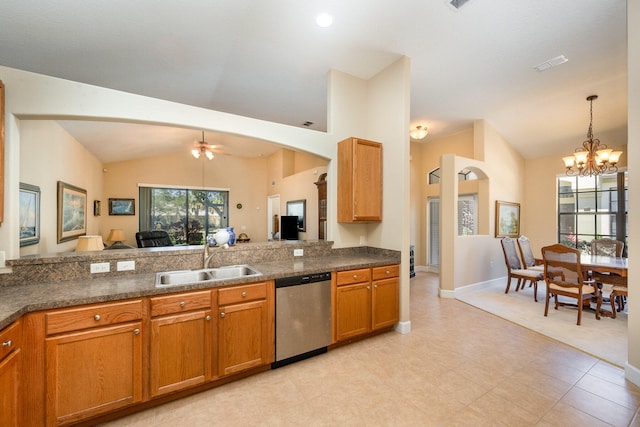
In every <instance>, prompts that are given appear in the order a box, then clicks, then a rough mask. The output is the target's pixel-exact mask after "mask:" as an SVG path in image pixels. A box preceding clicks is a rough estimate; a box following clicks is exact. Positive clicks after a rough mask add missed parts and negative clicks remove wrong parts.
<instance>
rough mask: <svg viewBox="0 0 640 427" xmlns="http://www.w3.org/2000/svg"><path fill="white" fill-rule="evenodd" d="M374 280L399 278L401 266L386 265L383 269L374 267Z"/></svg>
mask: <svg viewBox="0 0 640 427" xmlns="http://www.w3.org/2000/svg"><path fill="white" fill-rule="evenodd" d="M371 270H372V273H373V279H372V280H382V279H388V278H390V277H398V274H399V271H400V266H399V265H397V264H396V265H385V266H383V267H373V268H372V269H371Z"/></svg>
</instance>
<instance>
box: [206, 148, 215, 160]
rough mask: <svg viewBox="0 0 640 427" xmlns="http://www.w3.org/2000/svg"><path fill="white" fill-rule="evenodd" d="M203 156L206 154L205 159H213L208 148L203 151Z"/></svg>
mask: <svg viewBox="0 0 640 427" xmlns="http://www.w3.org/2000/svg"><path fill="white" fill-rule="evenodd" d="M204 154H205V156H207V159H209V160H213V153H212V152H211V151H209V150H207V151H205V152H204Z"/></svg>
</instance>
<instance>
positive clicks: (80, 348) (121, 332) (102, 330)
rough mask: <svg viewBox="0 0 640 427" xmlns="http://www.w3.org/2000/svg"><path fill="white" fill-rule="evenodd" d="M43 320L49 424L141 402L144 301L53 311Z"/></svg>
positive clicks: (70, 421)
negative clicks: (44, 327)
mask: <svg viewBox="0 0 640 427" xmlns="http://www.w3.org/2000/svg"><path fill="white" fill-rule="evenodd" d="M44 317H45V325H46V334H47V338H46V340H45V352H46V354H45V361H46V369H45V372H46V375H45V388H46V403H45V406H46V424H47V425H50V426H52V425H64V424H69V423H73V422H77V421H81V420H83V419H86V418H90V417H93V416H96V415H99V414H103V413H106V412H109V411H112V410H115V409H119V408H122V407H124V406H127V405H130V404H133V403H136V402H140V401H142V384H143V380H142V378H143V329H142V318H143V303H142V300H133V301H121V302H116V303H107V304H95V305H90V306H82V307H77V308H71V309H63V310H54V311H50V312H47V313H46V314H45V316H44Z"/></svg>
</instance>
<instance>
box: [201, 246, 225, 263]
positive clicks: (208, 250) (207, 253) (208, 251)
mask: <svg viewBox="0 0 640 427" xmlns="http://www.w3.org/2000/svg"><path fill="white" fill-rule="evenodd" d="M216 247H219V248H222V249H227V248H228V247H229V245H228V244H227V243H225V244H224V245H222V246H212V245H209V244H207V243H205V244H204V254H203V258H204V261H203V263H202V268H209V267H210V265H209V264H211V259H212V258H213V257H214V256H215V255H216V252H215V250H214V248H216Z"/></svg>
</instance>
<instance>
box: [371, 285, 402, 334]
mask: <svg viewBox="0 0 640 427" xmlns="http://www.w3.org/2000/svg"><path fill="white" fill-rule="evenodd" d="M399 290H400V282H399V279H398V278H397V277H394V278H390V279H384V280H378V281H375V282H373V293H372V297H371V298H372V303H371V305H372V311H373V313H372V316H373V317H372V328H373V330H374V331H375V330H376V329H381V328H386V327H389V326H393V325H395V324H396V323H398V320H399V318H400V314H399V312H400V309H399V299H400V296H399Z"/></svg>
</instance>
